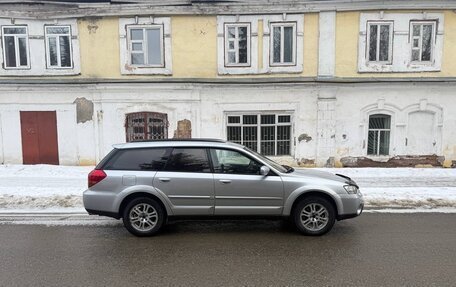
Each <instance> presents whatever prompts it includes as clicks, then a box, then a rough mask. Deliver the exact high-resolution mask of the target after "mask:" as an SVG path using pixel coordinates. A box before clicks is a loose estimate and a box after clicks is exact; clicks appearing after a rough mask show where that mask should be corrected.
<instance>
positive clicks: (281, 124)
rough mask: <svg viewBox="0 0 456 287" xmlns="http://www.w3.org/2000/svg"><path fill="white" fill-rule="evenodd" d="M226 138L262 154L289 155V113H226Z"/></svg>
mask: <svg viewBox="0 0 456 287" xmlns="http://www.w3.org/2000/svg"><path fill="white" fill-rule="evenodd" d="M227 139H228V140H229V141H231V142H235V143H239V144H242V145H245V146H246V147H248V148H250V149H252V150H255V151H257V152H259V153H261V154H264V155H290V154H291V115H283V114H245V115H228V117H227Z"/></svg>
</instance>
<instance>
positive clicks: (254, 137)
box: [242, 127, 258, 151]
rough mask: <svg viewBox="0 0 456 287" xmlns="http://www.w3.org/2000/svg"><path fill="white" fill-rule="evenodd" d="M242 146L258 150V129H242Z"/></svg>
mask: <svg viewBox="0 0 456 287" xmlns="http://www.w3.org/2000/svg"><path fill="white" fill-rule="evenodd" d="M242 140H243V141H242V143H243V145H245V146H246V147H248V148H250V149H252V150H254V151H256V150H258V128H257V127H243V139H242Z"/></svg>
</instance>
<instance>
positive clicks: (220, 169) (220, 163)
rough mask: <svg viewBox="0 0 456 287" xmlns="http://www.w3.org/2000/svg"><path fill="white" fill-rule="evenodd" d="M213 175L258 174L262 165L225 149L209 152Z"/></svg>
mask: <svg viewBox="0 0 456 287" xmlns="http://www.w3.org/2000/svg"><path fill="white" fill-rule="evenodd" d="M210 154H211V159H212V164H213V166H214V173H227V174H248V175H252V174H256V175H259V174H260V168H261V166H262V164H260V163H258V162H257V161H255V160H253V159H250V158H249V157H247V156H245V155H243V154H242V153H240V152H237V151H234V150H227V149H211V150H210Z"/></svg>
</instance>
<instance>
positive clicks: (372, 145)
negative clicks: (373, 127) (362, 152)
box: [367, 131, 378, 155]
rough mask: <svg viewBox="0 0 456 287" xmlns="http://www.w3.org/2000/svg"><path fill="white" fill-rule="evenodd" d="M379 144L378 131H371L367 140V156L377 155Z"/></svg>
mask: <svg viewBox="0 0 456 287" xmlns="http://www.w3.org/2000/svg"><path fill="white" fill-rule="evenodd" d="M377 142H378V131H369V137H368V139H367V154H370V155H376V154H377Z"/></svg>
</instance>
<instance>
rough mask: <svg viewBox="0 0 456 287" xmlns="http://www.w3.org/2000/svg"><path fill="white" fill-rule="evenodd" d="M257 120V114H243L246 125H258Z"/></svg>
mask: <svg viewBox="0 0 456 287" xmlns="http://www.w3.org/2000/svg"><path fill="white" fill-rule="evenodd" d="M257 121H258V117H257V115H245V116H242V122H243V124H244V125H256V124H257Z"/></svg>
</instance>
